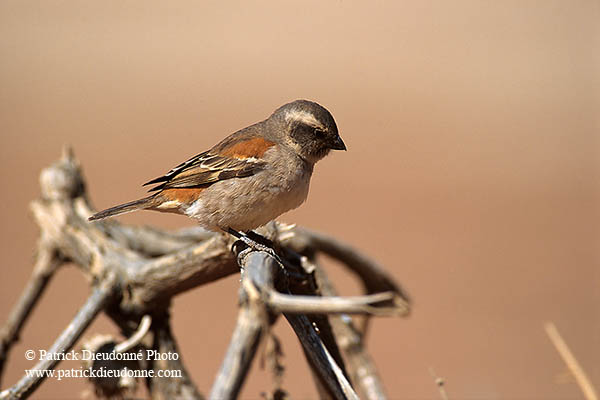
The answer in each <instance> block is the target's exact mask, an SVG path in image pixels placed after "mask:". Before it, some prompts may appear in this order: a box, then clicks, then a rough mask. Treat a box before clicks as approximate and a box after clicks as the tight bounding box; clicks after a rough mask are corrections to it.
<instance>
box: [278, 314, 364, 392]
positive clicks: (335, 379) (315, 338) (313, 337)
mask: <svg viewBox="0 0 600 400" xmlns="http://www.w3.org/2000/svg"><path fill="white" fill-rule="evenodd" d="M284 315H285V317H286V319H287V320H288V322H289V323H290V325H291V326H292V328H293V329H294V332H295V333H296V336H298V339H299V340H300V343H301V344H302V349H303V350H304V355H305V356H306V358H307V359H308V361H309V362H310V364H311V366H312V368H313V370H314V371H315V372H316V373H317V375H318V377H319V378H320V380H321V383H322V384H323V385H324V386H325V388H326V389H327V391H328V393H329V395H330V396H332V397H333V398H334V399H339V400H345V399H358V396H357V395H356V392H355V391H354V389H352V386H351V385H350V382H348V380H347V379H346V377H345V376H344V373H343V372H342V370H341V369H340V367H339V366H338V365H337V363H336V362H335V360H334V359H333V357H332V356H331V354H330V353H329V351H327V348H326V347H325V345H323V342H322V341H321V338H319V335H318V334H317V333H316V332H315V330H314V328H313V326H312V324H311V323H310V321H309V319H308V318H307V317H306V316H305V315H298V314H287V313H286V314H284Z"/></svg>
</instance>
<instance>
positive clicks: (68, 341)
mask: <svg viewBox="0 0 600 400" xmlns="http://www.w3.org/2000/svg"><path fill="white" fill-rule="evenodd" d="M116 281H117V280H116V277H115V275H109V276H107V277H106V279H105V280H104V281H102V282H101V283H100V285H98V287H96V288H95V289H94V291H93V292H92V294H91V295H90V297H89V298H88V299H87V301H86V302H85V303H84V305H83V306H82V307H81V308H80V309H79V311H78V312H77V314H76V315H75V318H73V320H72V321H71V323H70V324H69V325H68V326H67V328H66V329H65V330H64V331H63V332H62V333H61V334H60V336H59V337H58V338H57V339H56V341H55V342H54V344H53V345H52V346H51V347H50V348H49V349H48V352H47V353H48V354H62V353H64V352H66V351H68V350H69V349H71V348H72V347H73V345H74V344H75V342H76V341H77V339H79V337H80V336H81V334H82V333H83V332H84V331H85V329H86V328H87V327H88V326H89V324H90V323H91V322H92V321H93V320H94V318H95V317H96V315H97V314H98V313H99V312H100V311H101V310H102V309H103V308H104V306H105V305H106V303H107V300H108V299H110V297H111V296H112V294H113V293H114V290H115V288H116V286H115V283H116ZM55 358H56V359H55ZM59 362H60V360H59V359H58V357H48V358H44V359H43V360H42V361H39V362H38V363H37V364H36V365H35V366H34V367H33V368H32V370H39V371H45V370H52V369H54V367H56V365H57V364H58V363H59ZM45 378H46V375H45V374H39V375H37V374H32V375H29V376H28V375H25V376H23V377H22V378H21V379H20V380H19V381H18V382H17V383H16V384H15V385H14V386H13V387H11V388H9V389H7V390H5V391H3V392H2V393H0V399H13V398H27V397H28V396H29V395H30V394H31V393H33V391H34V390H35V389H36V388H37V386H38V385H39V384H40V383H42V381H43V380H44V379H45Z"/></svg>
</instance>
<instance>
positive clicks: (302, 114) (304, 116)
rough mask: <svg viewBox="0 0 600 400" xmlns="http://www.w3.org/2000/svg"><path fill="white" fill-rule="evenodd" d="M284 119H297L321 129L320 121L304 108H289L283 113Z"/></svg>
mask: <svg viewBox="0 0 600 400" xmlns="http://www.w3.org/2000/svg"><path fill="white" fill-rule="evenodd" d="M285 120H286V121H288V122H289V121H297V122H300V123H303V124H306V125H310V126H314V127H315V128H321V129H323V128H324V127H323V124H322V123H320V122H319V121H318V120H317V119H316V118H315V116H314V115H313V114H312V113H310V112H308V111H304V110H289V111H287V112H286V113H285Z"/></svg>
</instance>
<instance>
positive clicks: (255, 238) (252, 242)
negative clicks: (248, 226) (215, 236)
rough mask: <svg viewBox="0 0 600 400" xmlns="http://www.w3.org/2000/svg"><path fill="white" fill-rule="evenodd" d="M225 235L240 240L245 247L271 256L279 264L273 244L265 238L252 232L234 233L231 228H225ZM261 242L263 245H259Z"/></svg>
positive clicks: (279, 259) (279, 260)
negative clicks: (227, 234)
mask: <svg viewBox="0 0 600 400" xmlns="http://www.w3.org/2000/svg"><path fill="white" fill-rule="evenodd" d="M227 233H229V234H231V235H233V236H235V237H236V238H238V239H239V240H241V241H242V242H243V243H244V244H245V245H246V246H248V247H250V248H252V249H254V250H256V251H264V252H265V253H267V254H270V255H271V256H273V257H274V258H275V259H276V260H277V261H278V262H279V263H282V262H281V258H280V257H279V255H277V252H276V251H275V250H274V249H273V247H271V246H273V242H271V241H270V240H268V239H267V238H265V237H263V236H261V235H259V234H258V233H256V232H254V231H249V232H246V233H242V232H239V231H236V230H235V229H233V228H227ZM261 242H263V243H261Z"/></svg>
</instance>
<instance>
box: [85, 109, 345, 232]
mask: <svg viewBox="0 0 600 400" xmlns="http://www.w3.org/2000/svg"><path fill="white" fill-rule="evenodd" d="M331 150H346V145H345V143H344V141H343V140H342V138H341V137H340V135H339V133H338V128H337V125H336V122H335V120H334V118H333V116H332V115H331V113H330V112H329V111H328V110H327V109H326V108H325V107H323V106H321V105H319V104H317V103H315V102H313V101H309V100H296V101H292V102H290V103H287V104H284V105H283V106H281V107H279V108H277V109H276V110H275V111H274V112H273V113H272V114H271V116H269V117H268V118H267V119H265V120H263V121H261V122H258V123H255V124H253V125H250V126H248V127H246V128H243V129H241V130H239V131H237V132H235V133H233V134H231V135H229V136H227V137H226V138H225V139H223V140H222V141H220V142H219V143H217V144H216V145H215V146H213V147H212V148H211V149H210V150H208V151H205V152H203V153H200V154H198V155H196V156H194V157H192V158H190V159H189V160H187V161H185V162H182V163H181V164H179V165H177V166H176V167H175V168H173V169H171V170H170V171H169V172H167V173H166V174H164V175H162V176H160V177H158V178H156V179H153V180H151V181H149V182H147V183H145V184H144V186H146V185H154V186H153V187H151V188H150V189H149V192H150V193H151V194H150V195H149V196H147V197H144V198H142V199H139V200H135V201H131V202H128V203H124V204H120V205H117V206H114V207H110V208H108V209H106V210H103V211H100V212H98V213H96V214H94V215H92V216H91V217H89V220H90V221H94V220H102V219H105V218H109V217H114V216H117V215H120V214H125V213H129V212H133V211H138V210H153V211H159V212H167V213H176V214H182V215H186V216H188V217H191V218H193V219H195V220H196V221H197V223H198V224H199V225H200V226H202V227H204V228H205V229H207V230H210V231H225V232H229V233H232V232H237V233H240V232H251V231H252V230H253V229H256V228H258V227H260V226H263V225H265V224H266V223H268V222H270V221H272V220H274V219H276V218H277V217H279V216H280V215H281V214H283V213H285V212H287V211H289V210H292V209H295V208H297V207H299V206H300V205H301V204H302V203H303V202H304V201H305V200H306V198H307V196H308V190H309V185H310V179H311V176H312V173H313V169H314V166H315V164H316V163H317V162H318V161H319V160H321V159H322V158H324V157H325V156H327V155H328V154H329V153H330V151H331Z"/></svg>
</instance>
